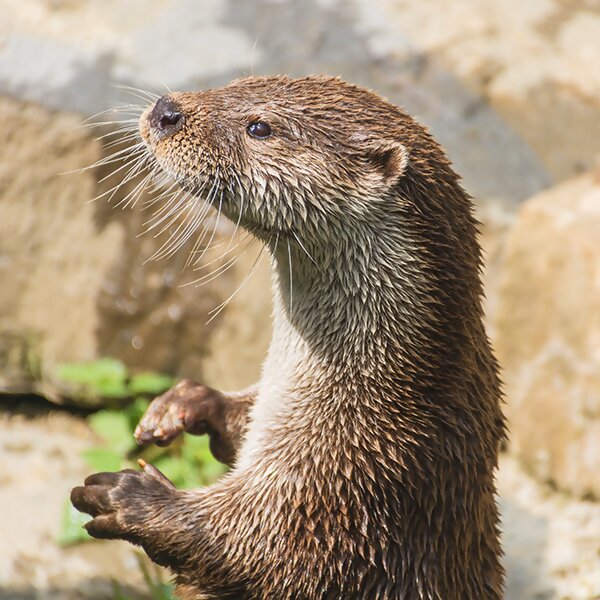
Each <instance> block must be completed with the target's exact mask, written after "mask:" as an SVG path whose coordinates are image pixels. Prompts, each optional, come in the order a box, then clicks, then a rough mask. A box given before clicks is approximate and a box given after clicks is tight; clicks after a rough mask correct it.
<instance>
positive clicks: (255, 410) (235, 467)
mask: <svg viewBox="0 0 600 600" xmlns="http://www.w3.org/2000/svg"><path fill="white" fill-rule="evenodd" d="M140 132H141V135H142V138H143V139H144V141H145V142H146V144H147V147H148V148H149V151H150V152H151V154H152V156H154V157H155V158H156V160H157V161H158V164H159V165H160V167H161V168H162V169H163V170H164V171H165V172H166V173H167V174H168V175H170V176H172V177H173V178H174V179H176V180H178V181H179V182H180V183H181V184H182V185H183V186H184V187H186V188H187V189H189V190H190V192H191V194H195V195H199V196H203V197H206V198H207V199H208V200H209V201H211V202H213V204H219V205H220V207H221V209H222V211H223V212H224V213H225V214H226V215H227V216H228V217H229V218H230V219H231V220H233V221H234V222H238V221H239V222H240V223H241V225H242V226H243V227H245V228H246V229H247V230H248V231H250V232H251V233H252V234H254V235H255V236H256V237H258V238H259V239H261V240H262V241H263V242H264V243H265V245H266V247H267V248H268V250H269V252H270V254H271V257H272V265H273V276H274V277H273V278H274V285H273V289H274V323H273V340H272V343H271V346H270V349H269V353H268V357H267V359H266V362H265V365H264V370H263V375H262V378H261V380H260V382H259V383H258V384H257V385H256V386H253V387H252V388H250V389H248V390H246V391H244V392H240V393H237V394H222V393H219V392H217V391H215V390H210V389H209V388H206V387H204V386H201V385H199V384H194V383H191V382H182V383H180V384H179V385H178V386H176V387H175V388H174V389H173V390H171V391H170V392H168V393H167V394H166V395H164V396H163V397H161V398H158V399H157V400H155V401H154V402H153V403H152V404H151V406H150V408H149V411H148V413H147V414H146V415H145V417H144V418H143V419H142V421H141V423H140V425H139V427H138V430H137V431H136V437H137V438H138V441H140V442H157V443H168V442H169V441H170V439H172V438H173V437H174V436H175V435H177V434H178V433H179V432H181V431H183V430H186V431H190V432H192V433H208V434H209V435H210V436H211V447H212V449H213V452H214V453H215V455H216V456H217V457H218V458H219V459H220V460H223V461H224V462H228V463H229V464H231V465H232V470H231V472H230V473H229V474H228V475H226V476H225V477H223V479H221V480H220V481H219V482H217V483H216V484H214V485H213V486H211V487H208V488H205V489H201V490H196V491H180V490H176V489H175V488H173V487H172V486H171V485H170V483H169V482H168V481H167V480H165V479H163V478H162V477H160V476H158V475H157V474H156V473H155V472H154V471H153V470H152V469H149V468H146V469H144V470H142V471H141V472H136V471H124V472H121V473H101V474H97V475H93V476H92V477H90V478H88V479H87V480H86V482H85V485H84V486H82V487H79V488H76V489H75V490H74V491H73V494H72V499H73V502H74V504H75V506H76V507H78V508H79V509H80V510H84V511H86V512H88V513H90V514H91V515H92V516H94V519H93V520H92V521H91V522H90V523H89V524H88V526H87V527H88V530H89V531H90V533H91V534H92V535H94V536H96V537H108V538H121V539H126V540H128V541H130V542H132V543H135V544H138V545H141V546H142V547H143V548H144V549H145V550H146V552H147V553H148V554H149V555H150V557H151V558H152V559H153V560H155V561H156V562H158V563H160V564H163V565H167V566H169V567H170V568H171V569H172V570H173V572H174V573H175V574H176V579H177V582H178V584H179V592H180V593H181V594H182V595H183V596H184V597H185V598H190V599H191V598H236V599H249V600H250V599H253V600H259V599H260V600H267V599H274V600H279V599H281V600H293V599H294V600H298V599H305V600H320V599H340V600H341V599H356V600H359V599H371V598H372V599H381V600H385V599H390V600H391V599H398V600H400V599H402V600H434V599H435V600H465V599H469V600H479V599H490V600H495V599H499V598H501V597H502V587H503V570H502V567H501V563H500V559H501V549H500V544H499V540H498V514H497V507H496V503H495V487H494V470H495V468H496V465H497V454H498V450H499V444H500V441H501V440H502V438H503V436H504V421H503V417H502V414H501V410H500V388H499V381H498V377H497V365H496V362H495V360H494V358H493V355H492V352H491V349H490V346H489V343H488V340H487V337H486V333H485V330H484V326H483V323H482V309H481V293H482V290H481V283H480V278H479V269H480V266H481V262H480V249H479V246H478V243H477V241H476V222H475V220H474V218H473V215H472V206H471V202H470V199H469V198H468V197H467V195H466V194H465V192H464V191H463V190H462V188H461V186H460V183H459V180H458V176H457V175H456V174H455V173H454V172H453V170H452V168H451V166H450V164H449V162H448V160H447V159H446V158H445V155H444V153H443V151H442V150H441V148H440V147H439V145H438V144H437V143H436V142H435V141H434V140H433V139H432V138H431V136H430V135H429V134H428V133H427V132H426V130H425V129H424V128H423V127H421V126H420V125H419V124H418V123H416V122H415V121H414V120H412V119H411V118H410V117H409V116H407V115H406V114H404V113H403V112H402V111H401V110H400V109H399V108H397V107H395V106H393V105H391V104H389V103H388V102H386V101H385V100H383V99H382V98H381V97H379V96H378V95H376V94H374V93H373V92H370V91H367V90H363V89H361V88H359V87H356V86H352V85H349V84H347V83H344V82H343V81H341V80H339V79H334V78H326V77H309V78H305V79H288V78H284V77H271V78H249V79H243V80H238V81H235V82H233V83H231V84H230V85H228V86H226V87H224V88H220V89H214V90H208V91H205V92H199V93H173V94H169V96H166V97H163V98H161V99H160V100H159V101H158V102H157V103H156V105H154V106H153V107H151V108H150V109H148V110H147V111H146V112H145V113H144V115H142V118H141V120H140ZM215 190H216V192H215Z"/></svg>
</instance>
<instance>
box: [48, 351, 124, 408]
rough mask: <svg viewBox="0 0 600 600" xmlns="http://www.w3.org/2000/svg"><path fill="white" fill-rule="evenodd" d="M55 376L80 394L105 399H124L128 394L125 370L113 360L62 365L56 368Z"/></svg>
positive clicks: (119, 363)
mask: <svg viewBox="0 0 600 600" xmlns="http://www.w3.org/2000/svg"><path fill="white" fill-rule="evenodd" d="M56 375H57V377H58V378H59V379H62V380H63V381H65V382H66V383H71V384H74V385H75V387H76V388H79V389H80V391H81V392H82V393H86V394H90V395H95V396H102V397H105V398H124V397H127V396H128V394H129V390H128V387H127V369H126V368H125V365H124V364H123V363H122V362H121V361H119V360H115V359H113V358H100V359H98V360H95V361H91V362H81V363H63V364H61V365H58V366H57V368H56Z"/></svg>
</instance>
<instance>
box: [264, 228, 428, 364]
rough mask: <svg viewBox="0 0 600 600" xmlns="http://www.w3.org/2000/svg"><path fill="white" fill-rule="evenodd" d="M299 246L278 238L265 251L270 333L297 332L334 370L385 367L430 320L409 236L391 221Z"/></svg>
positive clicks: (289, 334)
mask: <svg viewBox="0 0 600 600" xmlns="http://www.w3.org/2000/svg"><path fill="white" fill-rule="evenodd" d="M379 222H380V223H381V221H379ZM382 239H385V243H383V244H382V241H381V240H382ZM307 246H308V245H307V244H303V246H300V244H299V243H298V242H296V241H295V240H293V241H292V240H289V245H288V240H285V241H284V242H281V243H279V244H278V246H277V248H276V249H275V250H274V252H273V274H274V282H275V285H274V305H275V315H276V316H275V322H274V337H276V338H284V337H287V338H290V337H292V338H293V337H297V338H299V340H301V342H302V343H303V345H304V346H305V347H306V348H307V350H308V351H309V352H310V354H311V356H312V357H315V356H316V357H318V359H319V360H320V361H322V363H323V364H325V365H327V364H330V365H332V366H334V367H335V369H336V370H338V371H339V369H340V368H342V369H346V368H351V369H352V371H353V372H354V373H356V372H357V369H358V370H359V371H363V372H369V373H371V374H373V373H374V372H376V371H377V369H378V367H381V368H385V369H387V370H389V366H390V365H389V359H390V353H393V354H397V353H398V352H401V351H405V350H402V348H403V347H404V346H412V343H414V342H415V341H418V338H419V337H421V335H420V326H421V324H423V325H425V324H426V323H427V322H428V321H429V320H430V319H429V318H428V315H427V311H428V308H427V304H426V303H425V302H423V291H424V290H425V289H426V288H427V285H426V281H425V279H424V276H423V273H421V272H419V268H418V265H417V264H415V261H414V258H413V259H411V256H412V257H414V251H413V250H412V248H411V242H410V240H408V239H403V238H402V236H401V233H399V228H397V227H396V228H395V230H394V231H389V232H382V231H378V232H370V231H369V230H368V229H365V228H364V227H363V228H360V229H358V230H353V231H349V232H347V235H345V236H343V237H341V236H340V237H339V238H338V239H336V240H335V242H334V243H332V246H331V247H330V248H312V247H310V248H309V249H308V250H305V248H307ZM308 254H310V257H309V256H308ZM409 338H412V339H410V342H411V343H409V344H405V343H404V342H403V341H404V340H407V341H409Z"/></svg>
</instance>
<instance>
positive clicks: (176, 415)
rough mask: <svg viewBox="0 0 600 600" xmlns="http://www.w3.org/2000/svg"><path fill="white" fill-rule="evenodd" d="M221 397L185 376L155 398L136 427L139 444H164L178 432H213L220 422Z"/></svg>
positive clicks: (221, 410)
mask: <svg viewBox="0 0 600 600" xmlns="http://www.w3.org/2000/svg"><path fill="white" fill-rule="evenodd" d="M222 413H223V397H222V395H221V394H220V393H219V392H217V391H216V390H213V389H211V388H209V387H206V386H204V385H201V384H199V383H194V382H193V381H189V380H187V379H185V380H183V381H180V382H179V383H178V384H177V385H176V386H175V387H173V388H171V389H170V390H168V391H167V392H165V393H164V394H163V395H162V396H159V397H158V398H155V399H154V400H153V401H152V402H151V403H150V406H149V407H148V410H147V411H146V414H145V415H144V416H143V417H142V420H141V421H140V422H139V424H138V426H137V427H136V429H135V433H134V436H135V439H136V441H137V443H138V444H150V443H153V444H157V445H158V446H166V445H167V444H170V443H171V442H172V441H173V440H174V439H175V438H176V437H177V436H178V435H179V434H180V433H182V432H184V431H187V432H188V433H193V434H197V435H200V434H203V433H213V431H214V430H215V429H218V428H219V427H218V425H219V424H220V422H221V421H222Z"/></svg>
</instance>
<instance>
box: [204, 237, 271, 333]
mask: <svg viewBox="0 0 600 600" xmlns="http://www.w3.org/2000/svg"><path fill="white" fill-rule="evenodd" d="M270 243H271V238H269V240H268V242H267V246H268V245H269V244H270ZM264 250H265V246H261V248H260V251H259V253H258V255H257V257H256V259H255V260H254V264H253V265H252V267H251V268H250V272H249V273H248V274H247V275H246V277H244V279H242V282H241V283H240V285H239V286H238V287H237V288H236V290H235V291H234V292H233V294H231V296H229V298H227V299H226V300H224V301H223V302H221V304H219V306H217V307H215V308H213V309H212V310H210V311H209V312H208V314H209V315H210V314H212V316H211V317H210V319H209V320H208V321H207V322H206V324H207V325H208V324H209V323H210V322H211V321H212V320H213V319H216V318H217V317H218V316H219V314H220V313H221V311H222V310H223V309H224V308H225V307H226V306H227V305H228V304H229V303H230V302H231V300H232V299H233V298H234V297H235V296H236V294H237V293H238V292H239V291H240V290H241V289H242V288H243V287H244V286H245V285H246V283H248V281H249V280H250V278H251V277H252V275H254V272H255V271H256V269H257V268H258V265H259V264H260V262H261V261H262V257H263V256H264Z"/></svg>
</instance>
